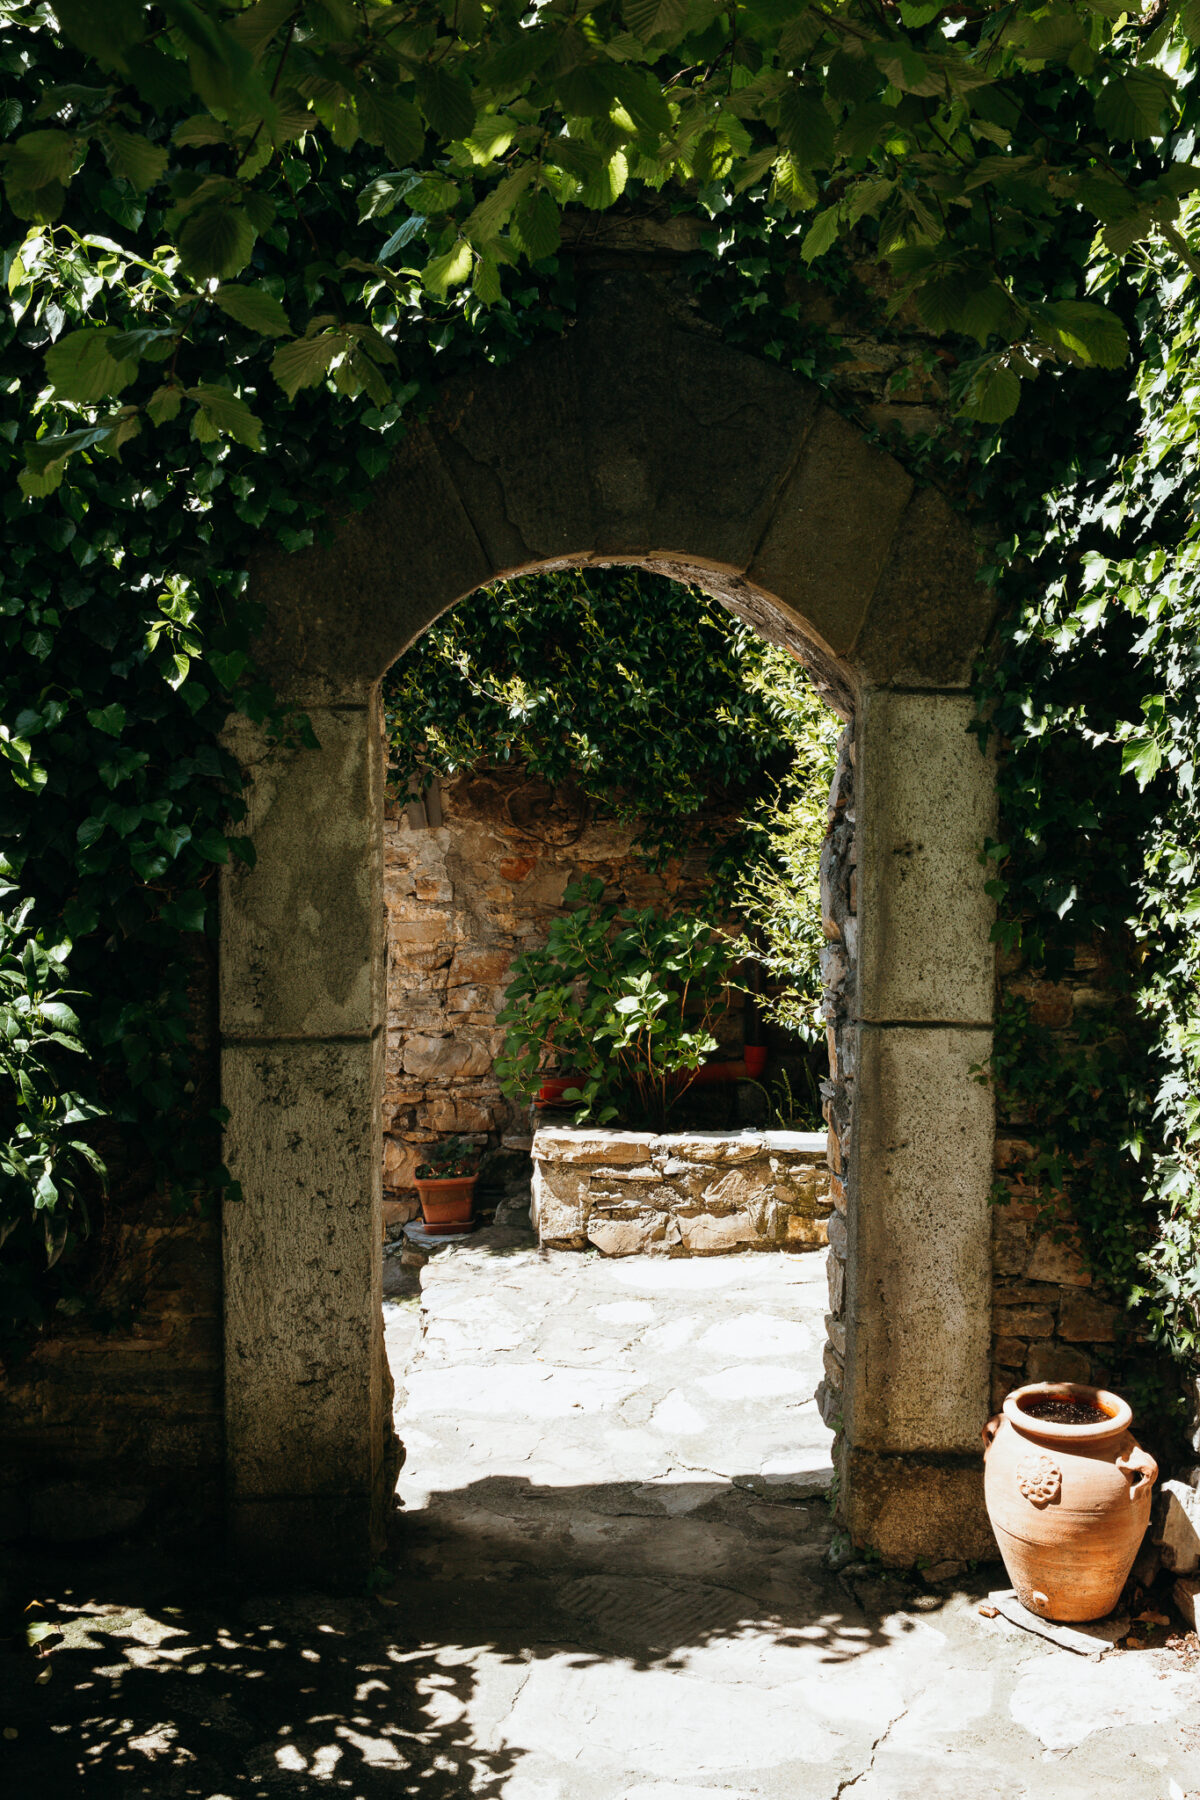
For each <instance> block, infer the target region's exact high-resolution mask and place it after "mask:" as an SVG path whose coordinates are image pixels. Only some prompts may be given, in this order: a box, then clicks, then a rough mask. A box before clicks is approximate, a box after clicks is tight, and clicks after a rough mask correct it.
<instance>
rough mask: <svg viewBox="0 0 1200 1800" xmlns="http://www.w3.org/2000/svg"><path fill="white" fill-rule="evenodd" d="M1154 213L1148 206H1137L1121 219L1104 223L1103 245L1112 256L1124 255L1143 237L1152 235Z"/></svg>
mask: <svg viewBox="0 0 1200 1800" xmlns="http://www.w3.org/2000/svg"><path fill="white" fill-rule="evenodd" d="M1153 232H1154V213H1153V212H1152V210H1151V209H1150V207H1148V206H1143V207H1139V208H1137V209H1136V210H1135V211H1134V212H1131V213H1129V214H1127V215H1126V217H1125V218H1123V219H1115V220H1114V221H1113V223H1112V224H1111V225H1106V226H1105V227H1104V231H1103V234H1102V235H1103V238H1104V246H1105V248H1106V249H1107V250H1110V251H1111V252H1112V254H1113V255H1114V256H1124V255H1126V253H1127V252H1128V251H1130V250H1132V249H1133V246H1134V245H1135V244H1140V243H1141V242H1142V240H1143V239H1144V238H1148V237H1150V236H1152V235H1153Z"/></svg>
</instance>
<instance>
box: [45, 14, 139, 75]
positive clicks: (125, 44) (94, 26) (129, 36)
mask: <svg viewBox="0 0 1200 1800" xmlns="http://www.w3.org/2000/svg"><path fill="white" fill-rule="evenodd" d="M54 11H55V14H56V16H57V18H58V22H59V24H60V25H61V26H62V28H63V30H64V31H65V32H66V34H67V36H68V37H69V38H71V39H72V40H73V41H74V42H75V43H76V44H78V45H79V48H80V49H81V50H83V51H84V52H86V54H87V55H88V56H94V57H95V58H96V59H97V61H98V62H101V63H103V65H104V67H105V68H106V69H111V68H113V67H119V66H120V61H121V58H122V57H123V55H124V52H125V51H126V50H127V49H128V48H129V47H130V45H132V44H136V43H137V41H138V39H139V38H140V37H141V35H142V32H143V31H144V29H145V24H146V18H145V8H144V7H143V5H142V0H105V3H104V5H103V6H102V7H99V6H97V5H96V4H95V0H55V4H54Z"/></svg>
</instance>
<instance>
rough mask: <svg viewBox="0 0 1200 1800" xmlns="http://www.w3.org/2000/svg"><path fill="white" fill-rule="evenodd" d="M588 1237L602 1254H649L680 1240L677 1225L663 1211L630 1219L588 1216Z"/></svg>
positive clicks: (663, 1249)
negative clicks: (589, 1217)
mask: <svg viewBox="0 0 1200 1800" xmlns="http://www.w3.org/2000/svg"><path fill="white" fill-rule="evenodd" d="M587 1235H588V1241H589V1243H592V1244H594V1245H595V1246H596V1248H597V1250H599V1251H601V1252H603V1254H604V1255H605V1256H649V1255H653V1254H654V1252H655V1251H665V1250H667V1249H668V1248H669V1247H670V1245H671V1244H672V1243H678V1242H679V1226H678V1224H677V1223H676V1221H675V1220H674V1219H668V1218H667V1217H666V1216H665V1215H664V1214H662V1213H651V1214H641V1215H638V1216H637V1217H634V1218H629V1219H602V1218H595V1217H593V1218H591V1219H590V1220H589V1221H588V1229H587Z"/></svg>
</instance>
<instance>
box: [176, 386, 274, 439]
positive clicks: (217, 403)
mask: <svg viewBox="0 0 1200 1800" xmlns="http://www.w3.org/2000/svg"><path fill="white" fill-rule="evenodd" d="M185 391H186V393H187V397H188V399H189V400H194V401H195V402H196V404H197V406H198V407H199V409H200V413H201V415H202V416H203V418H204V419H205V420H206V421H207V423H208V424H209V425H210V426H211V427H212V429H213V430H214V431H215V432H219V433H220V434H221V435H222V436H223V437H231V438H236V440H237V442H238V443H239V444H245V445H246V446H247V448H248V449H250V450H261V449H262V420H261V419H259V418H256V417H255V415H254V414H253V413H252V412H251V411H250V408H249V407H248V406H247V405H246V402H245V401H244V400H243V399H242V398H241V397H240V395H238V394H235V393H234V391H233V389H232V388H227V387H220V386H218V385H217V384H216V383H215V382H209V381H202V382H201V383H200V385H199V386H198V387H191V388H187V389H186V390H185Z"/></svg>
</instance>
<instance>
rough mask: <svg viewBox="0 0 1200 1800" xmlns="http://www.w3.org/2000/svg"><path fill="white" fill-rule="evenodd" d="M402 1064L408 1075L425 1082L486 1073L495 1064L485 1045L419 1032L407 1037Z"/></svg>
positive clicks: (459, 1038) (468, 1039)
mask: <svg viewBox="0 0 1200 1800" xmlns="http://www.w3.org/2000/svg"><path fill="white" fill-rule="evenodd" d="M401 1061H402V1067H403V1069H404V1072H405V1074H406V1075H417V1076H420V1077H421V1078H422V1079H424V1080H426V1081H444V1080H447V1079H449V1078H452V1077H458V1078H460V1079H461V1078H463V1077H465V1076H468V1075H483V1074H485V1073H486V1072H487V1070H488V1069H490V1068H491V1066H492V1058H491V1056H490V1055H489V1053H488V1050H487V1049H486V1047H485V1046H484V1045H483V1044H481V1043H478V1042H476V1041H475V1040H474V1039H471V1038H467V1037H426V1036H424V1035H422V1034H421V1033H420V1032H414V1033H413V1035H412V1036H411V1037H409V1038H407V1039H406V1040H405V1044H404V1050H403V1052H402V1059H401Z"/></svg>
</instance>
